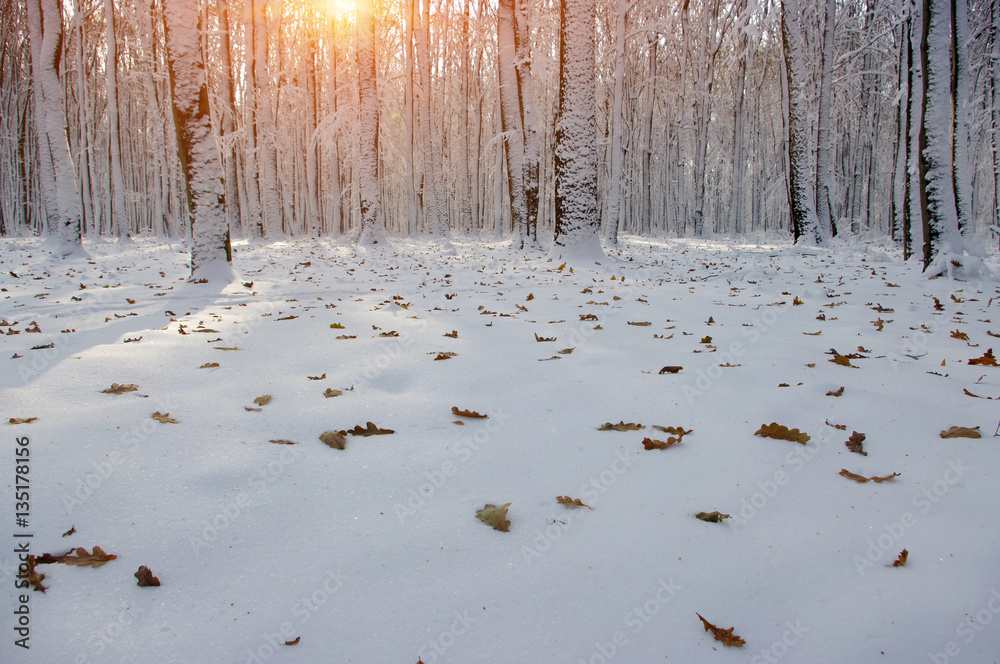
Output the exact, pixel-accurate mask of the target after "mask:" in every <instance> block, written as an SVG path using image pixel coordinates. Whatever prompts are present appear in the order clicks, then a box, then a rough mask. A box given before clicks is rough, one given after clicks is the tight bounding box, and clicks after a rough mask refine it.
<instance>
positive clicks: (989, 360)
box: [969, 348, 997, 367]
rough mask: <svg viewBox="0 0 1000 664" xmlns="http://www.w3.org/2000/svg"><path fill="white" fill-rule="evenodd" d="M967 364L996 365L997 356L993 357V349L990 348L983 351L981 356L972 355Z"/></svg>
mask: <svg viewBox="0 0 1000 664" xmlns="http://www.w3.org/2000/svg"><path fill="white" fill-rule="evenodd" d="M969 364H978V365H981V366H986V367H995V366H997V358H995V357H993V349H992V348H990V349H989V350H987V351H986V352H985V353H983V356H982V357H974V358H972V359H971V360H969Z"/></svg>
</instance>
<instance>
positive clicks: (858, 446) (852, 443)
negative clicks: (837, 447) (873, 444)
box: [844, 431, 868, 456]
mask: <svg viewBox="0 0 1000 664" xmlns="http://www.w3.org/2000/svg"><path fill="white" fill-rule="evenodd" d="M863 442H865V434H863V433H858V432H857V431H852V432H851V437H850V438H848V439H847V442H846V443H844V445H847V449H849V450H850V451H852V452H856V453H858V454H861V455H863V456H868V452H865V450H864V447H863V445H862V443H863Z"/></svg>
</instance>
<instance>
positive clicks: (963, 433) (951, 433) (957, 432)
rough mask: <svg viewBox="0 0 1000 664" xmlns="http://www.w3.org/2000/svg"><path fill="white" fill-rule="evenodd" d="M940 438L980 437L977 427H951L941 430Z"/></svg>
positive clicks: (981, 435)
mask: <svg viewBox="0 0 1000 664" xmlns="http://www.w3.org/2000/svg"><path fill="white" fill-rule="evenodd" d="M941 437H942V438H982V437H983V434H981V433H979V427H972V428H971V429H970V428H969V427H951V428H950V429H948V430H947V431H942V432H941Z"/></svg>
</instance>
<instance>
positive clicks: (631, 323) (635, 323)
mask: <svg viewBox="0 0 1000 664" xmlns="http://www.w3.org/2000/svg"><path fill="white" fill-rule="evenodd" d="M626 322H627V323H628V324H629V325H635V326H636V327H646V326H647V325H652V323H651V322H649V321H635V322H633V321H626Z"/></svg>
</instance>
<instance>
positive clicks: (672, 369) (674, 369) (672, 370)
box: [660, 366, 684, 375]
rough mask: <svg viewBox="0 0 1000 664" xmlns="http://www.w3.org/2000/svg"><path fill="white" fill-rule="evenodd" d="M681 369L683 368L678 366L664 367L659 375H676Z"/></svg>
mask: <svg viewBox="0 0 1000 664" xmlns="http://www.w3.org/2000/svg"><path fill="white" fill-rule="evenodd" d="M683 368H684V367H678V366H666V367H663V368H662V369H660V374H661V375H662V374H665V373H671V374H675V373H678V372H680V370H681V369H683Z"/></svg>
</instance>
